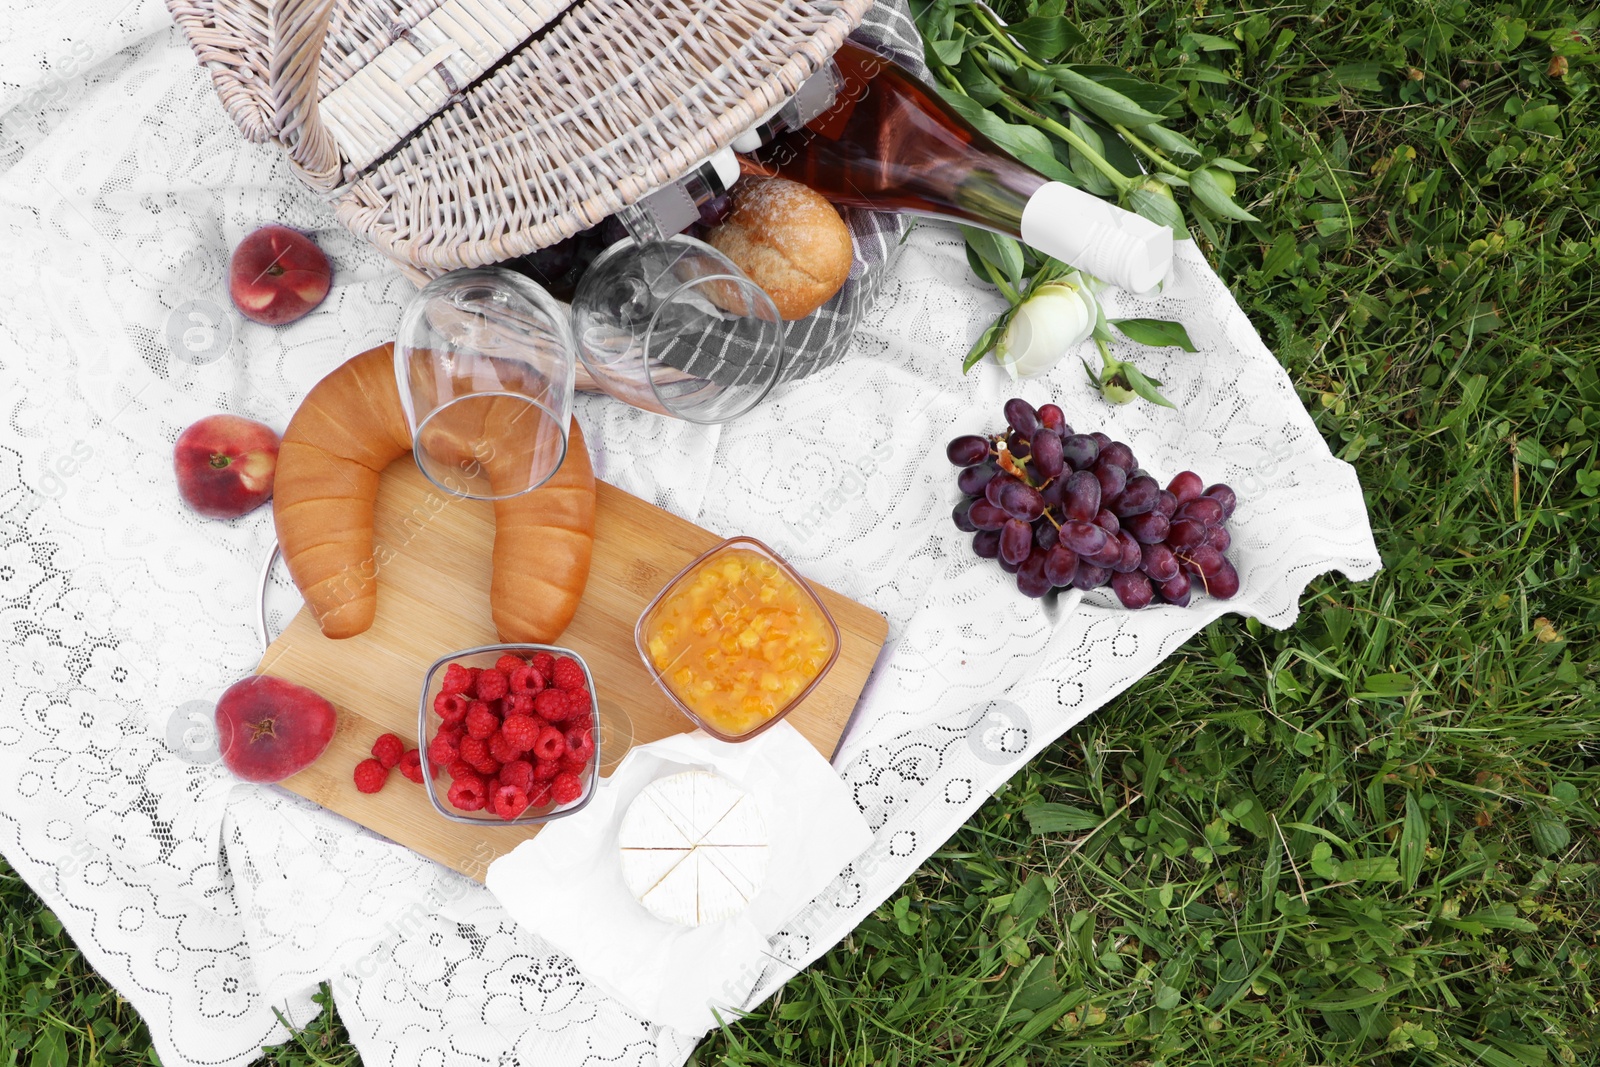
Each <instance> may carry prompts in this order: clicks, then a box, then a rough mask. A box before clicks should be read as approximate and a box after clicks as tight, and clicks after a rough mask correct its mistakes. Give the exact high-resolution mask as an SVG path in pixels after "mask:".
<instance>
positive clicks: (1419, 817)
mask: <svg viewBox="0 0 1600 1067" xmlns="http://www.w3.org/2000/svg"><path fill="white" fill-rule="evenodd" d="M1427 848H1428V822H1427V818H1426V817H1425V816H1424V815H1423V814H1422V806H1421V805H1420V804H1418V803H1417V797H1416V794H1414V793H1412V792H1411V791H1410V790H1407V791H1406V815H1405V820H1404V821H1403V822H1402V823H1401V826H1400V881H1401V883H1402V884H1403V885H1404V886H1405V888H1406V892H1408V893H1409V892H1410V891H1411V890H1413V889H1415V888H1416V887H1417V876H1418V875H1419V874H1421V873H1422V859H1423V855H1424V853H1426V851H1427Z"/></svg>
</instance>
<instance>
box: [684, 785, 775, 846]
mask: <svg viewBox="0 0 1600 1067" xmlns="http://www.w3.org/2000/svg"><path fill="white" fill-rule="evenodd" d="M697 843H698V844H702V845H731V846H740V845H761V846H765V845H766V843H767V824H766V822H765V820H763V819H762V818H761V809H760V808H758V807H756V802H755V801H754V800H752V799H751V798H750V797H748V796H742V797H740V798H739V800H738V802H737V803H736V804H734V806H733V807H731V808H729V809H728V810H727V811H726V812H725V813H723V816H722V818H720V819H718V820H717V821H716V822H714V823H712V824H711V829H709V830H707V831H706V832H705V834H704V835H703V836H702V837H701V838H700V840H699V842H697Z"/></svg>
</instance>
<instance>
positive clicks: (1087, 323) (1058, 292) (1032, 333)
mask: <svg viewBox="0 0 1600 1067" xmlns="http://www.w3.org/2000/svg"><path fill="white" fill-rule="evenodd" d="M1098 316H1099V305H1098V304H1097V302H1096V301H1095V298H1094V294H1093V293H1092V292H1091V291H1090V290H1089V285H1088V282H1087V280H1086V279H1085V278H1084V276H1083V275H1081V274H1079V273H1078V272H1077V271H1073V272H1072V273H1071V274H1069V275H1067V276H1066V277H1065V278H1060V279H1057V280H1056V281H1053V282H1049V283H1047V284H1045V285H1042V286H1040V287H1039V288H1038V289H1037V290H1035V291H1033V292H1030V293H1029V294H1028V295H1027V297H1026V298H1025V299H1024V300H1023V301H1022V303H1021V304H1019V305H1018V306H1017V309H1016V310H1015V311H1014V312H1012V315H1011V321H1010V322H1008V323H1007V324H1006V329H1005V333H1003V334H1002V335H1001V337H1000V343H999V344H997V345H996V346H995V351H994V356H995V361H996V362H997V363H999V364H1000V365H1001V366H1002V367H1004V368H1005V369H1006V370H1007V371H1008V372H1010V374H1011V376H1012V377H1013V378H1028V377H1032V376H1033V375H1035V374H1043V373H1044V372H1045V371H1047V370H1049V369H1050V368H1051V367H1054V366H1055V365H1056V363H1057V362H1058V361H1059V360H1060V359H1061V357H1062V356H1064V355H1066V354H1067V353H1068V352H1069V351H1070V350H1071V349H1073V348H1075V347H1076V346H1078V345H1080V344H1082V343H1083V342H1084V341H1086V340H1088V339H1089V337H1090V335H1092V334H1093V333H1094V328H1095V323H1096V321H1097V319H1098Z"/></svg>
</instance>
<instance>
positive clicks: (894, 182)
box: [750, 41, 1173, 293]
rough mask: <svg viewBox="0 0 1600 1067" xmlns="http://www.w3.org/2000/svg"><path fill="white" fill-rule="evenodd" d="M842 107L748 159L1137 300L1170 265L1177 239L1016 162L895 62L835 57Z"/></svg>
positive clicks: (832, 195)
mask: <svg viewBox="0 0 1600 1067" xmlns="http://www.w3.org/2000/svg"><path fill="white" fill-rule="evenodd" d="M834 58H835V62H836V64H837V68H838V74H837V82H836V85H835V87H834V88H835V92H834V93H833V100H832V103H831V104H830V105H829V106H827V107H826V108H825V109H824V110H822V111H821V112H820V113H818V114H816V115H815V116H814V117H812V118H810V119H809V120H808V121H806V122H805V123H804V128H794V129H790V130H789V131H787V132H782V133H780V134H779V135H778V136H776V137H773V138H772V139H771V140H769V141H767V143H765V144H762V145H760V146H759V147H756V148H754V149H752V150H751V151H750V156H751V158H752V159H753V160H754V161H755V162H756V164H757V165H758V166H759V167H761V168H762V169H764V170H767V171H769V172H775V173H777V174H779V175H781V176H782V177H785V178H789V179H791V180H793V181H797V182H802V183H804V184H806V185H809V186H811V187H812V188H813V189H815V190H817V192H819V193H821V194H822V195H823V196H826V197H827V198H828V199H829V200H832V201H833V202H834V203H836V204H843V205H846V206H849V207H860V208H869V209H872V210H876V211H899V212H909V213H912V214H918V215H929V216H933V217H936V218H944V219H951V220H953V221H957V222H964V223H967V224H969V225H974V226H980V227H983V228H985V229H989V230H994V231H996V232H998V233H1003V234H1007V235H1008V236H1011V237H1015V238H1018V239H1019V240H1021V241H1023V242H1024V243H1026V244H1029V245H1032V246H1033V247H1034V248H1036V249H1038V250H1039V251H1041V252H1043V253H1045V254H1046V255H1050V256H1054V257H1056V258H1057V259H1060V260H1061V261H1063V262H1065V263H1069V264H1071V265H1073V266H1075V267H1079V268H1081V269H1083V270H1086V271H1088V272H1089V273H1091V274H1094V275H1096V276H1097V277H1100V278H1103V279H1105V280H1106V281H1109V282H1112V283H1114V284H1116V285H1120V286H1122V287H1123V288H1125V289H1129V290H1131V291H1133V292H1139V293H1142V292H1147V291H1149V290H1151V289H1153V288H1155V286H1156V285H1157V284H1158V283H1159V282H1160V281H1161V279H1162V278H1163V277H1164V276H1165V275H1166V273H1167V271H1168V268H1169V267H1170V265H1171V262H1172V244H1173V237H1172V231H1171V230H1170V229H1168V228H1167V227H1165V226H1160V225H1157V224H1156V223H1153V222H1150V221H1149V220H1147V219H1144V218H1141V217H1140V216H1138V215H1135V214H1133V213H1132V212H1128V211H1123V210H1122V209H1121V208H1118V207H1116V206H1115V205H1112V204H1108V203H1106V202H1105V201H1103V200H1101V199H1099V198H1098V197H1095V196H1091V195H1090V194H1088V193H1085V192H1083V191H1082V190H1079V189H1074V188H1073V187H1071V186H1069V185H1065V184H1063V183H1061V182H1056V181H1050V180H1049V179H1047V178H1046V177H1044V176H1043V175H1042V174H1040V173H1038V172H1037V171H1035V170H1033V169H1032V168H1030V167H1026V166H1024V165H1022V164H1021V163H1019V162H1017V161H1016V160H1015V159H1013V158H1012V157H1011V156H1010V155H1008V154H1006V152H1005V151H1003V150H1002V149H1001V148H999V147H998V146H997V145H995V144H994V142H992V141H990V140H989V139H988V138H987V137H985V136H984V135H983V134H981V133H979V132H978V131H977V130H976V129H974V128H973V127H972V126H971V125H969V124H968V123H967V122H966V120H964V119H962V118H961V117H960V116H959V115H957V114H956V113H955V112H954V111H952V110H951V109H950V108H949V107H948V106H946V105H945V104H944V103H943V102H942V101H941V100H940V99H939V96H938V94H937V93H935V92H934V91H933V90H932V89H930V88H928V87H927V86H926V85H923V84H922V83H921V82H920V81H918V80H917V79H916V78H915V77H913V76H912V75H911V73H910V72H909V71H907V70H906V69H905V68H904V67H902V66H900V65H899V64H897V63H896V62H895V61H894V60H893V59H892V58H890V57H889V56H887V55H885V54H881V53H879V52H876V51H874V50H872V49H871V48H869V47H867V46H865V45H862V44H858V43H856V42H854V41H846V42H845V43H844V46H843V47H842V48H840V49H839V51H838V53H837V54H836V55H835V57H834Z"/></svg>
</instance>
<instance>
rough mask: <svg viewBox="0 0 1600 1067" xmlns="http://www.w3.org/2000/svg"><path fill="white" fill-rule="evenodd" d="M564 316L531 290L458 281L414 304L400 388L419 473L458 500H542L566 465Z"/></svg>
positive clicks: (571, 374) (484, 276)
mask: <svg viewBox="0 0 1600 1067" xmlns="http://www.w3.org/2000/svg"><path fill="white" fill-rule="evenodd" d="M574 348H575V345H574V343H573V340H572V333H571V328H570V326H569V323H568V320H567V314H566V310H565V309H564V308H563V307H562V306H561V305H560V304H558V303H556V301H555V300H554V299H553V298H551V296H550V294H549V293H547V292H545V291H544V290H543V289H542V288H540V287H539V286H538V285H537V284H535V283H534V282H533V281H531V280H530V279H528V278H525V277H522V276H521V275H518V274H513V273H512V272H510V271H507V270H500V269H498V268H483V269H475V270H457V271H452V272H450V273H449V274H446V275H443V276H442V277H439V278H436V279H434V280H433V281H432V282H430V283H428V285H427V286H425V287H424V288H423V289H422V291H421V292H419V293H418V294H417V295H416V296H415V297H413V298H412V300H411V302H410V303H409V304H408V305H407V306H406V309H405V311H404V313H403V314H402V315H401V318H400V329H399V333H398V335H397V337H396V340H395V346H394V361H395V378H396V381H397V384H398V385H399V388H400V402H401V406H402V407H403V408H404V409H405V414H406V421H407V422H408V423H409V425H410V429H411V435H412V442H413V444H412V450H413V452H414V453H415V454H416V458H417V466H419V467H420V468H422V473H423V474H425V475H426V476H427V477H428V480H429V481H431V482H433V483H434V484H435V485H437V486H438V487H439V488H441V489H444V490H445V491H447V492H450V493H454V494H456V495H457V496H464V497H471V498H474V499H479V500H503V499H505V498H507V497H513V496H519V495H521V494H522V493H526V492H529V491H531V490H533V489H537V488H538V487H539V486H541V485H543V484H544V483H545V482H546V481H548V480H549V478H550V476H551V475H553V474H555V472H556V470H557V469H558V468H559V467H560V466H561V463H562V461H563V460H564V459H565V458H566V455H567V435H568V430H569V425H570V421H571V418H572V393H573V386H574V379H575V375H576V365H575V361H574V354H573V353H574Z"/></svg>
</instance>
